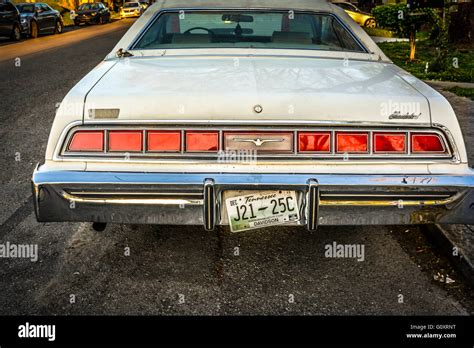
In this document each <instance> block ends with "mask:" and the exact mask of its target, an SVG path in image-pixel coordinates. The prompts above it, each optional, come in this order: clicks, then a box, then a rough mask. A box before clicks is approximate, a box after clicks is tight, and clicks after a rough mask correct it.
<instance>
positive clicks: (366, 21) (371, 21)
mask: <svg viewBox="0 0 474 348" xmlns="http://www.w3.org/2000/svg"><path fill="white" fill-rule="evenodd" d="M333 4H334V5H337V6H339V7H341V8H342V9H343V10H344V11H346V12H347V14H348V15H349V16H351V18H352V19H353V20H354V21H356V22H357V24H359V25H362V26H364V27H368V28H375V27H376V26H377V22H376V21H375V18H374V17H373V16H372V15H371V14H370V13H365V12H362V11H361V10H360V9H359V8H358V7H357V6H356V5H354V4H351V3H349V2H343V1H334V2H333Z"/></svg>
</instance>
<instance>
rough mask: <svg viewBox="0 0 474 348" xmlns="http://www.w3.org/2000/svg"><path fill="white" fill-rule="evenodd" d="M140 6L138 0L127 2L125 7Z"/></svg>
mask: <svg viewBox="0 0 474 348" xmlns="http://www.w3.org/2000/svg"><path fill="white" fill-rule="evenodd" d="M138 6H140V4H139V3H138V2H126V3H125V4H124V5H123V7H124V8H126V7H138Z"/></svg>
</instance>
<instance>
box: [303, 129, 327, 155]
mask: <svg viewBox="0 0 474 348" xmlns="http://www.w3.org/2000/svg"><path fill="white" fill-rule="evenodd" d="M330 150H331V133H329V132H328V133H317V132H301V133H298V151H299V152H330Z"/></svg>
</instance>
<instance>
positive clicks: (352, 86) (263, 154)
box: [33, 7, 474, 231]
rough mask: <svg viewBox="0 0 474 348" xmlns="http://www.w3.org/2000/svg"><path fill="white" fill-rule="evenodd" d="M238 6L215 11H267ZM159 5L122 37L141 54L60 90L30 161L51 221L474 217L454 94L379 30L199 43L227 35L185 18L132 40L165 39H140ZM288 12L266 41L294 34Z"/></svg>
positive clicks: (332, 221)
mask: <svg viewBox="0 0 474 348" xmlns="http://www.w3.org/2000/svg"><path fill="white" fill-rule="evenodd" d="M152 8H153V7H152ZM152 8H150V10H151V9H152ZM229 11H231V10H226V11H225V13H224V15H222V16H220V15H218V16H217V17H218V18H217V20H218V21H221V20H222V22H224V24H225V25H228V24H229V23H231V25H233V26H235V25H236V22H237V21H238V22H241V21H242V22H244V21H245V22H246V23H252V22H251V21H250V18H249V16H256V15H255V13H250V14H249V13H247V14H245V15H241V14H239V15H237V16H235V15H234V14H233V13H232V14H228V12H229ZM341 11H342V10H341ZM152 16H154V14H153V12H152V11H151V12H150V11H147V12H146V13H145V15H144V16H143V17H142V18H141V19H140V20H139V21H137V22H136V23H135V24H134V27H132V29H131V32H130V33H129V34H126V35H125V37H124V39H123V41H121V42H119V43H118V44H117V46H116V49H118V48H122V47H129V48H131V50H130V52H132V54H134V55H133V56H130V55H129V57H126V58H123V55H120V57H122V58H117V57H115V56H114V55H113V54H111V55H109V57H108V59H107V60H106V61H104V62H103V63H101V64H100V65H99V66H98V67H97V68H96V69H94V70H93V71H92V72H91V73H89V74H88V75H87V76H86V77H85V78H84V79H83V80H82V81H81V82H80V83H79V84H78V85H77V86H76V87H74V88H73V90H71V92H70V93H69V94H68V96H67V97H66V99H65V101H63V103H62V104H61V107H60V108H59V110H58V114H57V117H56V120H55V122H54V124H53V129H52V131H51V135H50V140H49V144H48V149H47V152H46V161H45V164H43V165H41V166H39V167H38V168H37V169H36V170H35V173H34V175H33V192H34V197H35V209H36V214H37V218H38V220H39V221H91V222H116V223H146V224H176V225H202V226H203V227H204V228H206V229H208V230H212V229H213V228H214V227H215V226H216V225H230V227H231V229H232V230H233V231H240V230H244V229H251V228H257V227H263V226H270V225H273V224H281V223H285V224H288V225H304V226H306V227H307V228H308V229H309V230H314V229H316V228H317V226H318V225H366V224H367V225H377V224H384V225H385V224H431V223H473V222H474V214H473V208H474V194H473V188H474V173H473V170H472V169H470V168H469V167H468V165H467V155H466V149H465V145H464V142H463V138H462V134H461V130H460V127H459V124H458V122H457V120H456V117H455V115H454V112H453V110H452V108H451V107H450V105H449V103H448V102H447V101H446V100H445V99H444V98H443V97H442V96H441V95H440V94H439V93H437V92H436V91H434V90H432V89H431V88H430V87H429V86H427V85H426V84H424V83H423V82H421V81H419V80H417V79H415V78H413V77H412V76H411V75H408V74H407V73H405V72H403V71H402V70H401V69H399V68H397V67H395V66H394V65H393V64H392V63H391V62H389V61H387V60H386V59H384V58H383V53H381V52H380V51H379V50H378V49H377V47H376V46H375V45H374V46H370V45H371V44H373V43H371V41H363V43H364V45H365V46H366V47H369V48H370V51H373V52H372V53H370V52H360V53H357V52H350V53H348V52H347V51H346V52H344V51H342V52H329V51H313V50H301V49H293V48H289V49H286V50H281V49H271V50H268V49H267V50H265V49H255V48H248V47H246V48H237V49H236V48H233V49H231V50H229V49H227V48H226V47H208V48H207V49H195V48H194V47H192V45H195V44H196V42H198V44H199V45H203V42H204V45H205V46H212V45H218V44H216V39H219V36H214V37H213V39H214V40H210V39H209V37H205V36H203V35H202V34H200V33H196V34H189V33H186V34H183V31H186V30H187V28H193V27H195V26H196V25H195V22H192V23H190V24H189V25H188V26H187V27H184V28H183V26H184V23H185V22H184V21H183V22H181V26H182V27H181V28H177V27H176V25H174V26H173V25H170V26H169V28H175V29H176V30H177V31H176V32H175V33H170V34H167V35H168V36H167V35H162V36H161V37H163V38H164V39H163V40H167V41H166V43H164V45H165V46H161V45H162V44H161V43H159V45H157V47H166V50H165V51H164V50H145V49H140V48H139V47H138V48H134V47H136V46H137V45H138V46H139V45H140V41H139V40H143V41H144V42H146V45H147V47H151V46H152V45H153V44H154V43H153V41H151V42H150V41H148V40H147V37H146V34H145V35H144V36H142V37H141V38H140V37H139V39H138V41H137V39H136V38H137V35H138V33H141V30H142V27H143V26H144V25H145V24H147V23H148V20H150V18H151V17H152ZM170 16H171V17H170V21H171V22H170V23H173V18H176V14H174V13H173V14H170ZM209 16H215V13H213V14H210V15H209ZM279 16H280V17H275V16H273V17H272V18H273V19H272V20H274V18H277V19H278V20H277V22H278V23H277V24H278V28H277V29H278V30H277V31H274V30H272V33H273V34H270V35H271V38H270V40H271V41H269V42H272V44H273V43H274V42H277V41H278V45H282V44H284V45H293V43H292V42H294V41H293V38H294V37H295V34H294V33H291V32H290V33H288V32H287V31H285V30H284V29H285V26H286V25H287V24H286V23H285V22H284V21H283V23H282V20H281V13H280V14H279ZM147 17H148V18H147ZM186 18H187V19H188V20H191V21H194V18H196V17H193V16H189V15H187V17H186ZM302 18H303V17H302ZM304 18H306V17H304ZM324 20H325V22H324V23H327V24H328V25H332V26H333V25H335V24H334V23H333V24H331V23H330V21H329V20H327V19H326V18H325V19H324ZM265 23H267V24H268V23H270V21H266V22H265ZM224 24H223V25H224ZM336 24H337V23H336ZM272 25H274V23H273V24H272ZM280 25H281V27H280ZM280 29H282V30H280ZM353 30H354V31H356V30H358V29H353ZM215 32H217V30H215ZM282 33H283V34H282ZM153 34H154V35H153V37H154V38H155V37H157V36H156V35H155V33H153ZM298 35H300V34H298ZM359 35H360V37H362V39H364V36H363V35H364V34H363V33H361V34H359ZM222 37H228V34H227V32H224V34H223V36H222ZM300 37H301V35H300ZM368 40H370V39H368ZM130 42H135V46H133V45H131V44H130ZM137 42H138V43H137ZM302 42H304V40H302ZM254 44H255V43H252V45H254ZM176 45H189V46H187V47H180V48H179V49H176V47H175V46H176ZM226 45H227V43H226ZM186 48H187V49H186ZM122 52H123V51H122ZM348 56H350V59H348V58H347V57H348ZM377 57H378V58H377ZM137 76H138V77H139V78H138V80H137ZM131 81H135V83H130V82H131ZM138 81H139V82H138ZM84 96H86V97H84ZM78 115H80V116H81V117H78Z"/></svg>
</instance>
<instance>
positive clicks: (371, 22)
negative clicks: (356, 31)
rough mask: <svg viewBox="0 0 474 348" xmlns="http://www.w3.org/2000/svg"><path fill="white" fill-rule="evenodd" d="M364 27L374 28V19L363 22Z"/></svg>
mask: <svg viewBox="0 0 474 348" xmlns="http://www.w3.org/2000/svg"><path fill="white" fill-rule="evenodd" d="M364 26H366V27H367V28H375V27H376V26H377V23H376V22H375V19H373V18H369V19H367V20H366V21H365V23H364Z"/></svg>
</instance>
